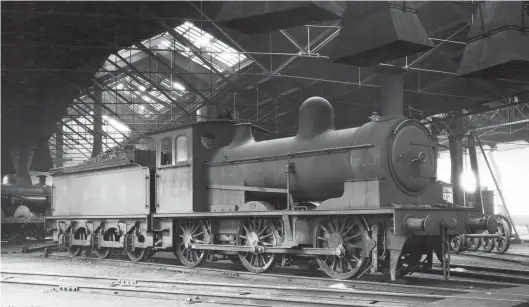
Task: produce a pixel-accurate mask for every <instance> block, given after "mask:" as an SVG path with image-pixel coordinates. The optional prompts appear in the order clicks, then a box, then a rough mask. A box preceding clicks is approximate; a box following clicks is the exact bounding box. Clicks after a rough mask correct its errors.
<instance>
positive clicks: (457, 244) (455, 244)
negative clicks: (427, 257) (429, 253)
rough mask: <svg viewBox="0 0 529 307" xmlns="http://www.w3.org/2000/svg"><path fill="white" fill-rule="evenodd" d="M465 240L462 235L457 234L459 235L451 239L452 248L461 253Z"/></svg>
mask: <svg viewBox="0 0 529 307" xmlns="http://www.w3.org/2000/svg"><path fill="white" fill-rule="evenodd" d="M462 243H463V240H461V236H460V235H457V236H454V237H453V238H452V240H450V249H451V250H452V251H453V252H454V253H459V252H460V251H462V250H463V244H462Z"/></svg>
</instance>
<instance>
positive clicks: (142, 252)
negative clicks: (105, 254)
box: [127, 248, 149, 262]
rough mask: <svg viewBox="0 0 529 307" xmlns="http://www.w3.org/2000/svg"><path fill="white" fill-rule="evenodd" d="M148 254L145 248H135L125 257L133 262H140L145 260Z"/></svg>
mask: <svg viewBox="0 0 529 307" xmlns="http://www.w3.org/2000/svg"><path fill="white" fill-rule="evenodd" d="M148 253H149V252H148V250H147V249H145V248H135V249H134V250H133V251H127V256H129V259H130V260H132V261H133V262H140V261H142V260H143V259H145V257H146V256H147V254H148Z"/></svg>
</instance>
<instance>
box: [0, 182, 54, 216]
mask: <svg viewBox="0 0 529 307" xmlns="http://www.w3.org/2000/svg"><path fill="white" fill-rule="evenodd" d="M1 189H2V207H3V206H4V205H13V204H17V205H20V204H23V205H25V206H27V207H28V208H29V209H30V210H31V211H32V212H44V211H46V209H47V208H48V207H49V192H48V190H47V189H48V188H47V187H44V186H39V185H33V186H30V185H10V184H2V188H1ZM4 202H9V204H4ZM13 202H14V203H13Z"/></svg>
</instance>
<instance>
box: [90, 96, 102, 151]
mask: <svg viewBox="0 0 529 307" xmlns="http://www.w3.org/2000/svg"><path fill="white" fill-rule="evenodd" d="M94 96H96V97H97V98H98V101H99V102H100V103H96V104H95V105H94V114H93V115H92V116H93V118H94V121H93V126H94V129H93V135H94V146H93V148H92V158H95V157H97V155H99V154H100V153H101V152H103V125H102V119H103V107H102V106H101V101H103V91H96V92H95V93H94Z"/></svg>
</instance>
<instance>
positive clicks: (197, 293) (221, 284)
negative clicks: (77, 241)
mask: <svg viewBox="0 0 529 307" xmlns="http://www.w3.org/2000/svg"><path fill="white" fill-rule="evenodd" d="M49 257H50V258H52V259H60V260H65V259H68V260H74V261H75V262H79V261H80V262H82V263H79V265H81V266H83V265H84V264H85V262H89V263H93V264H98V263H101V264H103V263H104V264H105V265H110V266H113V267H114V266H126V267H129V268H130V267H143V268H149V269H151V268H152V270H162V271H164V270H167V271H171V272H174V273H175V274H174V275H170V278H169V279H167V278H161V279H156V280H154V279H142V278H139V279H135V278H132V279H124V280H120V279H116V278H111V277H100V276H96V277H94V276H83V275H77V273H75V274H73V275H67V274H49V273H47V272H34V273H26V272H17V271H7V270H5V271H3V272H2V278H3V280H2V281H1V282H2V283H6V284H18V285H25V286H36V287H40V288H42V287H45V288H48V289H50V291H61V289H73V290H76V289H78V290H79V291H80V292H89V293H91V294H94V293H96V294H112V295H123V296H129V297H130V296H132V297H136V296H137V297H146V298H149V299H151V298H152V299H159V300H167V299H170V300H175V299H176V300H183V301H186V300H187V301H196V302H206V303H208V302H209V303H216V304H226V305H241V304H242V305H257V306H321V305H326V306H345V305H346V306H426V305H429V304H434V305H435V306H460V305H457V304H456V305H454V303H453V302H454V300H456V301H457V302H461V304H462V305H461V306H467V305H464V304H463V303H465V302H467V303H468V301H474V302H476V303H477V304H478V305H481V303H479V300H487V301H491V300H492V302H488V304H489V305H490V304H491V303H492V304H491V305H490V306H497V305H500V302H499V301H502V302H504V301H508V302H513V304H514V305H506V306H518V305H516V304H517V302H518V303H519V302H524V303H527V302H529V295H527V294H524V296H523V297H522V300H520V297H519V296H520V294H519V293H527V292H529V288H527V290H523V291H522V292H516V293H514V292H513V293H512V294H509V291H511V290H510V289H516V287H517V286H520V284H521V283H512V284H509V283H502V284H499V283H498V282H497V275H496V276H495V277H496V279H493V278H483V277H482V276H476V274H475V272H474V275H472V276H471V275H465V276H464V277H467V278H464V279H462V280H458V279H457V278H456V279H453V280H450V281H445V280H443V279H442V278H441V276H435V275H431V274H423V273H417V274H415V275H413V276H411V277H406V278H404V279H402V280H401V282H405V283H408V284H398V283H388V282H387V281H385V280H383V281H366V280H333V279H330V278H328V277H323V278H322V277H314V276H303V275H301V276H300V275H295V274H296V273H300V272H302V270H296V269H292V270H290V271H289V273H287V274H254V273H250V272H247V271H233V270H226V269H218V268H211V267H200V268H188V267H183V266H180V265H174V264H173V265H169V264H159V263H149V262H140V263H132V262H130V261H123V260H115V259H105V260H102V259H98V258H90V257H86V258H84V257H77V258H71V257H68V256H62V255H57V254H52V255H50V256H49ZM167 260H169V259H167ZM213 264H215V263H213ZM219 265H222V266H223V267H224V266H225V264H220V263H219ZM232 266H236V265H232ZM241 269H242V266H241ZM453 269H455V270H456V271H452V275H453V276H460V274H458V273H460V272H458V271H459V270H458V269H464V270H466V271H468V270H470V269H476V268H475V267H471V266H458V265H453ZM478 269H483V268H482V267H481V268H478ZM496 269H497V270H501V269H500V268H496ZM455 272H458V273H455ZM496 273H497V274H498V273H501V274H503V273H505V272H504V271H498V272H496ZM510 273H513V272H510ZM524 273H525V272H518V276H521V277H525V276H523V274H524ZM169 274H172V273H169ZM434 274H435V273H434ZM138 276H139V275H138ZM212 277H214V278H212ZM370 277H372V276H370ZM435 278H437V279H435ZM193 279H194V280H193ZM477 279H478V280H477ZM483 279H485V280H483ZM204 280H205V281H204ZM211 280H215V282H211ZM492 280H493V281H492ZM410 283H415V284H410ZM337 285H339V286H340V287H339V288H336V287H334V286H337ZM430 285H431V286H430ZM483 293H487V294H489V295H488V296H486V297H483ZM490 294H492V295H490ZM445 300H446V302H447V304H446V305H443V303H442V302H444V301H445ZM494 300H498V302H494ZM482 303H483V305H487V304H485V302H482ZM496 303H497V304H496ZM502 304H503V303H502ZM502 306H503V305H502Z"/></svg>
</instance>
